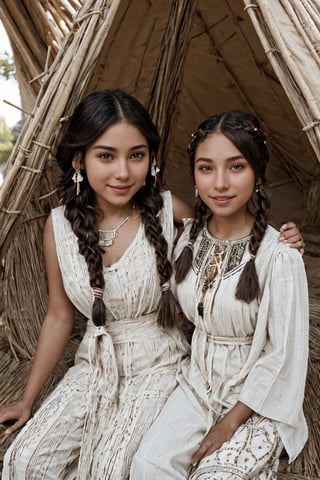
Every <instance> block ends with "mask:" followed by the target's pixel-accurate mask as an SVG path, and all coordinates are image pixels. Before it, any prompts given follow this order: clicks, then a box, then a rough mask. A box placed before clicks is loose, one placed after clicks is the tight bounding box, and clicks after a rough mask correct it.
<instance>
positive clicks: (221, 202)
mask: <svg viewBox="0 0 320 480" xmlns="http://www.w3.org/2000/svg"><path fill="white" fill-rule="evenodd" d="M210 198H211V199H212V200H213V201H214V202H215V203H216V204H217V205H227V204H228V203H230V202H231V200H232V199H233V198H234V197H225V196H219V197H218V196H215V197H210Z"/></svg>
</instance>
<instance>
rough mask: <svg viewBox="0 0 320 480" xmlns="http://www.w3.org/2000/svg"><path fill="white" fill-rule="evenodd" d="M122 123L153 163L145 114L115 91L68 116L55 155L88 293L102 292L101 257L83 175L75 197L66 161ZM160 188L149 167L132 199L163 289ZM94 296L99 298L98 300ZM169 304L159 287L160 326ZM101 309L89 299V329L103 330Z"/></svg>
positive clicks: (154, 147)
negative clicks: (140, 138)
mask: <svg viewBox="0 0 320 480" xmlns="http://www.w3.org/2000/svg"><path fill="white" fill-rule="evenodd" d="M121 121H126V122H128V123H130V124H132V125H134V126H135V127H136V128H138V129H139V130H140V132H141V133H142V134H143V135H144V136H145V138H146V140H147V142H148V147H149V156H150V163H151V162H152V161H154V160H155V158H156V154H157V152H158V148H159V143H160V137H159V134H158V131H157V129H156V127H155V125H154V124H153V122H152V120H151V118H150V116H149V114H148V112H147V111H146V109H145V108H144V107H143V105H142V104H141V103H140V102H139V101H138V100H136V99H135V98H134V97H132V96H131V95H129V94H127V93H125V92H123V91H122V90H119V89H114V90H100V91H96V92H94V93H92V94H90V95H88V96H87V97H85V98H84V100H83V101H82V102H81V103H79V104H78V106H77V107H76V108H75V111H74V113H73V115H72V117H71V120H70V123H69V125H68V129H67V131H66V132H65V134H64V137H63V139H62V141H61V143H60V145H59V147H58V150H57V161H58V164H59V166H60V168H61V169H62V172H63V175H62V177H61V179H60V183H59V194H60V198H61V201H62V203H63V204H64V205H65V217H66V218H67V219H68V220H69V221H70V224H71V227H72V230H73V232H74V233H75V235H76V236H77V238H78V245H79V252H80V254H81V255H83V256H84V258H85V260H86V263H87V266H88V272H89V279H90V285H91V287H92V288H93V289H97V290H98V291H103V289H104V288H105V277H104V273H103V263H102V255H101V254H102V253H103V249H102V248H101V247H100V246H99V243H98V242H99V232H98V229H97V219H98V215H99V211H98V208H97V206H96V197H95V192H94V190H93V189H92V188H91V186H90V184H89V182H88V179H87V176H86V171H85V170H81V174H82V176H83V181H82V182H81V189H80V192H79V194H78V195H77V194H76V185H75V183H74V181H73V179H72V177H73V174H74V169H73V166H72V162H73V161H74V160H75V159H77V160H78V161H80V162H81V159H84V157H85V153H86V148H87V146H88V145H90V144H91V143H92V142H94V141H95V140H96V139H97V138H98V137H99V136H100V135H102V134H103V132H104V131H105V130H106V129H107V128H108V127H109V126H111V125H113V124H115V123H117V122H121ZM150 166H151V165H150ZM160 192H161V190H160V184H159V180H158V178H157V181H156V182H155V179H154V177H153V176H152V175H151V168H149V170H148V173H147V176H146V180H145V185H144V186H143V187H142V188H141V189H140V190H139V191H138V192H137V193H136V194H135V195H134V197H133V200H134V202H135V204H136V205H138V207H139V208H140V211H141V218H142V222H143V224H144V227H145V232H146V236H147V239H148V240H149V242H150V244H151V245H153V247H154V249H155V254H156V259H157V270H158V274H159V279H160V285H163V284H166V283H167V282H168V281H169V280H170V277H171V274H172V266H171V263H170V262H169V260H168V244H167V242H166V240H165V238H164V236H163V233H162V227H161V223H160V220H159V217H158V213H159V212H160V210H161V209H162V206H163V200H162V196H161V194H160ZM98 297H99V295H98ZM175 311H176V308H175V300H174V298H173V295H172V293H171V291H170V290H167V289H165V288H162V295H161V301H160V310H159V316H158V323H159V324H160V325H161V326H164V327H166V326H171V325H173V324H175V320H176V315H175ZM106 313H107V311H106V306H105V304H104V302H103V299H102V298H97V296H95V298H94V303H93V307H92V320H93V322H94V324H95V325H97V326H100V325H104V324H105V321H106Z"/></svg>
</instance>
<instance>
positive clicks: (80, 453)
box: [2, 192, 189, 480]
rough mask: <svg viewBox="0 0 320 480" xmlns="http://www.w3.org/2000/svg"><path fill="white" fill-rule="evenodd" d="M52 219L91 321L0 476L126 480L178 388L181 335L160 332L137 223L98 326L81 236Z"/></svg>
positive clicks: (70, 290) (166, 229)
mask: <svg viewBox="0 0 320 480" xmlns="http://www.w3.org/2000/svg"><path fill="white" fill-rule="evenodd" d="M163 199H164V207H163V209H162V211H161V213H160V219H161V223H162V227H163V233H164V236H165V238H166V240H167V242H168V244H169V252H168V256H171V253H172V244H173V240H174V235H175V229H174V224H173V214H172V202H171V195H170V193H169V192H165V193H164V194H163ZM52 218H53V226H54V234H55V240H56V247H57V253H58V258H59V264H60V268H61V273H62V278H63V283H64V288H65V290H66V293H67V295H68V296H69V298H70V299H71V301H72V303H73V304H74V305H75V307H76V308H77V309H79V310H80V311H81V312H82V313H83V314H84V315H85V316H86V317H87V318H88V323H87V330H86V333H85V335H84V338H83V340H82V342H81V344H80V346H79V349H78V351H77V354H76V358H75V365H74V366H73V367H71V368H70V369H69V370H68V372H67V373H66V375H65V377H64V378H63V380H62V381H61V382H60V383H59V384H58V386H57V387H56V389H55V390H54V391H53V393H52V394H51V395H50V397H49V398H48V399H47V400H46V401H45V402H44V404H43V406H42V407H41V408H40V410H39V411H38V412H37V413H36V414H35V416H34V417H33V418H32V419H31V420H30V421H29V422H28V423H27V424H26V426H25V427H24V428H23V429H22V431H21V432H20V434H19V435H18V436H17V438H16V439H15V441H14V442H13V444H12V445H11V447H10V449H9V450H8V452H7V454H6V457H5V462H4V470H3V476H2V478H3V480H9V479H10V480H23V479H28V480H30V479H31V478H34V479H35V478H36V479H37V480H40V479H46V480H47V479H55V480H57V479H67V480H70V479H77V480H89V479H94V480H97V479H113V480H125V479H128V476H129V469H130V464H131V459H132V456H133V454H134V452H135V451H136V449H137V447H138V445H139V443H140V440H141V438H142V436H143V435H144V433H145V432H146V431H147V429H148V428H149V426H150V425H151V423H152V422H153V421H154V419H155V418H156V417H157V415H158V414H159V412H160V410H161V408H162V406H163V404H164V403H165V401H166V399H167V398H168V396H169V394H170V393H171V392H172V391H173V389H174V388H175V386H176V383H177V381H176V377H177V373H178V372H179V370H180V369H181V365H182V364H183V363H184V361H186V360H187V358H188V353H189V346H188V345H187V342H186V341H185V339H184V337H183V336H182V334H181V333H180V331H179V330H178V329H176V328H172V329H168V330H166V331H164V330H163V329H162V328H160V327H159V326H158V324H157V315H158V306H159V299H160V294H161V293H160V286H159V278H158V273H157V268H156V258H155V252H154V248H153V247H152V246H151V245H150V244H149V242H148V240H147V238H146V236H145V230H144V227H143V225H142V224H141V226H140V228H139V231H138V232H137V235H136V238H135V239H134V241H133V242H132V243H131V245H130V246H129V247H128V249H127V250H126V252H125V253H124V254H123V256H122V257H121V258H120V259H119V260H118V261H117V262H116V263H114V264H113V265H112V266H111V267H108V268H105V278H106V288H105V291H104V297H103V298H104V301H105V303H106V306H107V308H108V310H109V312H110V318H108V319H107V323H106V326H104V327H96V326H94V325H93V323H92V321H91V318H90V317H91V308H92V303H93V295H92V289H91V287H90V285H89V276H88V271H87V265H86V262H85V260H84V258H83V257H82V256H81V255H79V251H78V243H77V238H76V237H75V235H74V233H73V232H72V229H71V226H70V223H69V222H68V221H67V220H66V218H65V217H64V210H63V207H59V208H57V209H55V210H53V212H52ZM111 314H112V316H111ZM112 317H113V318H112Z"/></svg>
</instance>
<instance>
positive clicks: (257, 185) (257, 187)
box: [255, 183, 260, 193]
mask: <svg viewBox="0 0 320 480" xmlns="http://www.w3.org/2000/svg"><path fill="white" fill-rule="evenodd" d="M259 191H260V185H259V183H256V190H255V192H256V193H259Z"/></svg>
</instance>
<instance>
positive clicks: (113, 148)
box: [93, 143, 148, 152]
mask: <svg viewBox="0 0 320 480" xmlns="http://www.w3.org/2000/svg"><path fill="white" fill-rule="evenodd" d="M139 148H148V145H145V144H144V143H142V144H141V145H135V146H134V147H131V148H130V149H129V150H138V149H139ZM93 149H94V150H97V149H100V150H111V151H112V152H115V151H116V150H117V148H115V147H110V146H109V145H95V146H94V147H93Z"/></svg>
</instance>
